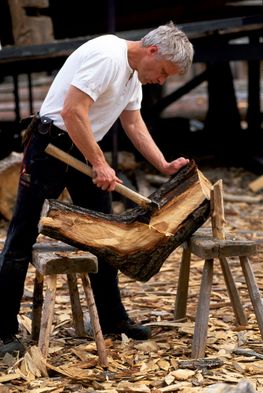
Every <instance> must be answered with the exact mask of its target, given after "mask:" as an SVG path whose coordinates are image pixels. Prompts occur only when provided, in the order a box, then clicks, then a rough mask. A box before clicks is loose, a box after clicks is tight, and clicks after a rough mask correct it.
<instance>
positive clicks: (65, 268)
mask: <svg viewBox="0 0 263 393" xmlns="http://www.w3.org/2000/svg"><path fill="white" fill-rule="evenodd" d="M32 264H33V265H34V266H35V268H36V269H37V270H38V271H39V272H40V273H41V274H43V275H48V274H72V273H82V272H89V273H97V271H98V264H97V257H96V256H95V255H93V254H91V253H90V252H81V254H79V255H78V253H77V252H60V251H57V252H47V253H43V252H41V251H37V250H33V253H32Z"/></svg>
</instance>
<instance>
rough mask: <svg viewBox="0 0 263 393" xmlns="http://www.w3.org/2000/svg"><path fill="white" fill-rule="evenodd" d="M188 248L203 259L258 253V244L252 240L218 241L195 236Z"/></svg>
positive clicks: (209, 237) (207, 237)
mask: <svg viewBox="0 0 263 393" xmlns="http://www.w3.org/2000/svg"><path fill="white" fill-rule="evenodd" d="M188 246H189V247H190V250H191V252H192V253H193V254H195V255H197V256H198V257H200V258H202V259H210V258H220V257H233V256H241V255H243V256H250V255H254V254H255V253H256V247H257V245H256V243H255V242H254V241H251V240H217V239H214V238H213V237H212V236H200V235H198V234H196V235H193V236H192V237H191V238H190V239H189V241H188Z"/></svg>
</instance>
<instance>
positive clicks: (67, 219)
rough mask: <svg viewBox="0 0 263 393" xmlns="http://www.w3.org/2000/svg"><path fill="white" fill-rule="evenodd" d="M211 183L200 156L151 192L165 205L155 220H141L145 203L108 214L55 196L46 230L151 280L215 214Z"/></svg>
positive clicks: (45, 215) (45, 212)
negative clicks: (171, 255) (142, 205)
mask: <svg viewBox="0 0 263 393" xmlns="http://www.w3.org/2000/svg"><path fill="white" fill-rule="evenodd" d="M210 190H211V183H210V182H209V180H208V179H206V178H205V176H204V175H203V174H202V172H201V171H200V170H198V168H197V166H196V164H195V163H194V161H192V162H190V163H189V164H188V165H187V166H186V167H184V168H182V169H181V170H180V171H179V172H178V173H177V174H175V175H174V176H173V177H171V179H169V181H167V182H166V183H164V184H163V185H162V186H161V187H160V189H158V190H157V191H155V192H154V193H153V194H152V195H151V196H150V198H151V199H152V200H154V201H156V202H158V203H159V205H160V209H159V210H158V211H154V212H152V215H151V217H150V222H149V224H145V223H142V222H139V221H137V220H136V217H137V216H138V215H141V214H142V212H143V211H144V210H143V209H142V208H140V207H136V208H134V209H131V210H129V211H127V212H125V213H123V214H120V215H114V214H113V215H106V214H102V213H97V212H94V211H91V210H88V209H83V208H80V207H77V206H74V205H70V204H66V203H62V202H58V201H54V200H50V201H47V205H46V207H45V208H44V209H43V214H42V218H41V220H40V226H39V229H40V232H41V233H43V234H45V235H47V236H50V237H52V238H55V239H57V240H62V241H64V242H65V243H68V244H71V245H73V246H75V247H78V248H79V249H84V250H88V251H90V252H92V253H93V254H95V255H96V256H100V257H104V258H105V259H106V260H107V261H108V262H109V263H111V264H113V265H114V266H115V267H117V268H118V269H119V270H120V271H122V272H123V273H124V274H126V275H127V276H129V277H131V278H133V279H136V280H139V281H147V280H149V279H150V278H151V277H152V276H153V275H155V274H156V273H158V272H159V270H160V268H161V266H162V264H163V262H164V261H165V259H166V258H167V257H168V256H169V255H170V254H171V252H172V251H173V250H174V249H175V248H176V247H178V246H179V245H180V244H181V243H183V242H184V241H185V240H186V239H187V238H189V237H190V236H191V235H192V234H193V233H194V232H195V231H196V230H197V229H198V228H199V227H200V226H201V225H202V224H203V223H204V222H205V221H206V220H207V219H208V217H209V214H210V200H209V199H210Z"/></svg>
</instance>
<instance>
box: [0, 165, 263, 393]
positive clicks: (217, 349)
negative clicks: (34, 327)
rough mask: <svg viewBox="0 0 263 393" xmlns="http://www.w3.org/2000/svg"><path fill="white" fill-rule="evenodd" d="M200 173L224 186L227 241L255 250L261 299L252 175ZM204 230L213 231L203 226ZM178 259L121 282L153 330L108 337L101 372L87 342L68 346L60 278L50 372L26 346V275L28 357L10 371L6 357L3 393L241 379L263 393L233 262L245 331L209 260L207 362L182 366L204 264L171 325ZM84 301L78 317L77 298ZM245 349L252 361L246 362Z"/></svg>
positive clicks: (195, 262)
mask: <svg viewBox="0 0 263 393" xmlns="http://www.w3.org/2000/svg"><path fill="white" fill-rule="evenodd" d="M204 173H205V174H206V175H207V177H208V178H209V179H210V180H211V181H212V182H215V181H216V180H219V179H223V189H224V192H225V193H226V198H225V216H226V229H227V232H231V233H232V234H233V233H238V234H239V237H240V236H241V238H243V239H248V240H254V241H256V242H257V244H258V251H257V255H255V256H253V257H252V258H251V262H252V266H253V270H254V273H255V276H256V280H257V283H258V286H259V288H260V290H262V289H263V269H262V264H263V203H262V198H263V194H262V192H259V193H257V194H253V193H252V192H251V191H250V190H249V187H248V185H249V183H250V182H251V181H252V180H254V179H256V177H257V176H256V175H254V174H252V173H250V172H246V171H245V170H243V169H239V168H228V169H227V168H213V169H205V168H204ZM244 197H249V199H247V200H245V199H244ZM205 226H207V227H210V222H207V223H206V224H205ZM5 230H6V223H4V222H2V227H1V238H2V240H3V239H4V237H5ZM181 252H182V250H181V248H178V249H177V250H175V251H174V252H173V253H172V255H170V257H169V258H168V259H167V261H166V262H165V263H164V265H163V267H162V269H161V271H160V273H158V274H157V275H155V276H154V277H153V278H151V279H150V280H149V281H148V282H146V283H140V282H135V281H133V280H131V279H129V278H128V277H126V276H124V275H122V274H120V287H121V291H122V298H123V302H124V304H125V306H126V308H127V310H128V311H129V315H130V317H131V318H133V319H135V320H137V321H142V322H144V323H148V324H151V326H152V331H153V337H152V339H151V340H148V341H145V342H139V341H133V340H129V339H127V337H125V336H123V337H122V340H114V339H112V338H107V339H106V344H107V349H108V354H109V369H108V370H107V372H105V370H103V369H102V368H101V367H100V366H99V364H98V358H97V352H96V346H95V344H94V341H93V340H92V338H88V339H83V338H82V339H80V338H76V337H74V331H73V328H72V318H71V309H70V300H69V295H68V291H67V282H66V277H60V278H59V287H58V292H57V298H56V310H55V320H54V329H53V333H52V337H51V343H50V353H49V356H48V359H47V363H46V365H44V366H43V365H42V366H40V365H39V364H37V361H36V359H37V355H34V350H35V349H36V347H34V343H32V342H31V341H30V329H31V325H30V316H31V307H32V291H33V279H34V271H33V268H32V267H31V268H30V270H29V272H28V275H27V280H26V288H25V293H24V299H23V303H22V306H21V316H20V325H21V331H20V337H21V338H22V340H24V342H26V343H27V345H28V348H29V352H28V353H27V356H26V357H25V358H24V359H22V361H20V362H18V363H15V364H13V362H14V359H10V358H6V359H4V361H2V362H1V363H0V382H1V383H0V393H11V392H33V393H42V392H56V393H59V392H65V393H66V392H90V393H92V392H98V393H99V392H104V393H121V392H123V393H129V392H137V393H161V392H183V393H197V392H208V391H209V392H210V391H211V392H212V391H215V390H214V389H213V386H215V385H216V386H218V384H219V383H221V382H227V383H228V384H229V388H230V387H232V388H233V389H234V387H235V386H237V384H238V383H240V381H242V380H247V381H249V382H250V383H251V386H252V387H253V389H254V390H255V391H257V392H263V345H262V339H261V336H260V333H259V329H258V326H257V321H256V318H255V314H254V312H253V308H252V306H251V302H250V299H249V296H248V291H247V288H246V285H245V280H244V276H243V274H242V271H241V268H240V265H239V262H238V259H237V258H231V260H230V265H231V270H232V272H233V275H234V278H235V281H236V284H237V287H238V289H239V292H240V296H241V299H242V303H243V305H244V310H245V313H246V315H247V317H248V326H247V327H246V328H244V327H243V328H242V327H238V326H237V325H236V322H235V317H234V314H233V311H232V308H231V304H230V301H229V298H228V295H227V291H226V287H225V283H224V279H223V275H222V272H221V270H220V265H219V262H218V261H216V263H215V272H214V278H213V288H212V298H211V312H210V319H209V330H208V339H207V349H206V358H205V359H204V361H203V362H201V361H199V363H194V364H189V363H187V361H189V360H191V359H190V355H191V341H192V336H193V330H194V319H195V310H196V305H197V298H198V293H199V286H200V278H201V272H202V267H203V262H204V261H203V260H200V259H198V258H197V257H196V256H194V257H193V258H192V264H191V274H190V288H189V298H188V308H187V319H186V321H179V322H178V321H177V322H175V321H174V316H173V312H174V302H175V295H176V289H177V279H178V271H179V263H180V258H181ZM80 290H81V288H80ZM81 296H82V302H83V308H84V310H85V301H84V296H83V294H81ZM1 318H3V316H1ZM251 350H252V351H254V352H252V354H254V356H248V355H249V354H250V353H251V352H250V351H251ZM30 355H31V356H30ZM45 375H46V376H45ZM11 378H12V379H11ZM217 391H219V390H217ZM221 391H222V392H223V391H226V390H221ZM233 391H236V390H233ZM231 392H232V390H231Z"/></svg>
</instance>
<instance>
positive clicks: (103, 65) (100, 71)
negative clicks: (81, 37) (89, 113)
mask: <svg viewBox="0 0 263 393" xmlns="http://www.w3.org/2000/svg"><path fill="white" fill-rule="evenodd" d="M114 74H115V73H114V66H113V64H112V60H111V59H110V58H101V56H96V55H94V56H92V57H91V58H84V59H83V61H82V63H81V66H80V67H79V70H78V71H77V72H76V73H75V75H74V78H73V80H72V81H71V85H73V86H75V87H77V88H78V89H80V90H81V91H83V92H84V93H86V94H88V95H89V96H90V97H91V98H92V99H93V100H94V101H96V100H97V98H98V97H99V96H100V95H101V94H102V93H103V92H104V91H105V90H106V89H107V87H108V86H109V84H110V83H111V81H112V79H114Z"/></svg>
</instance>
